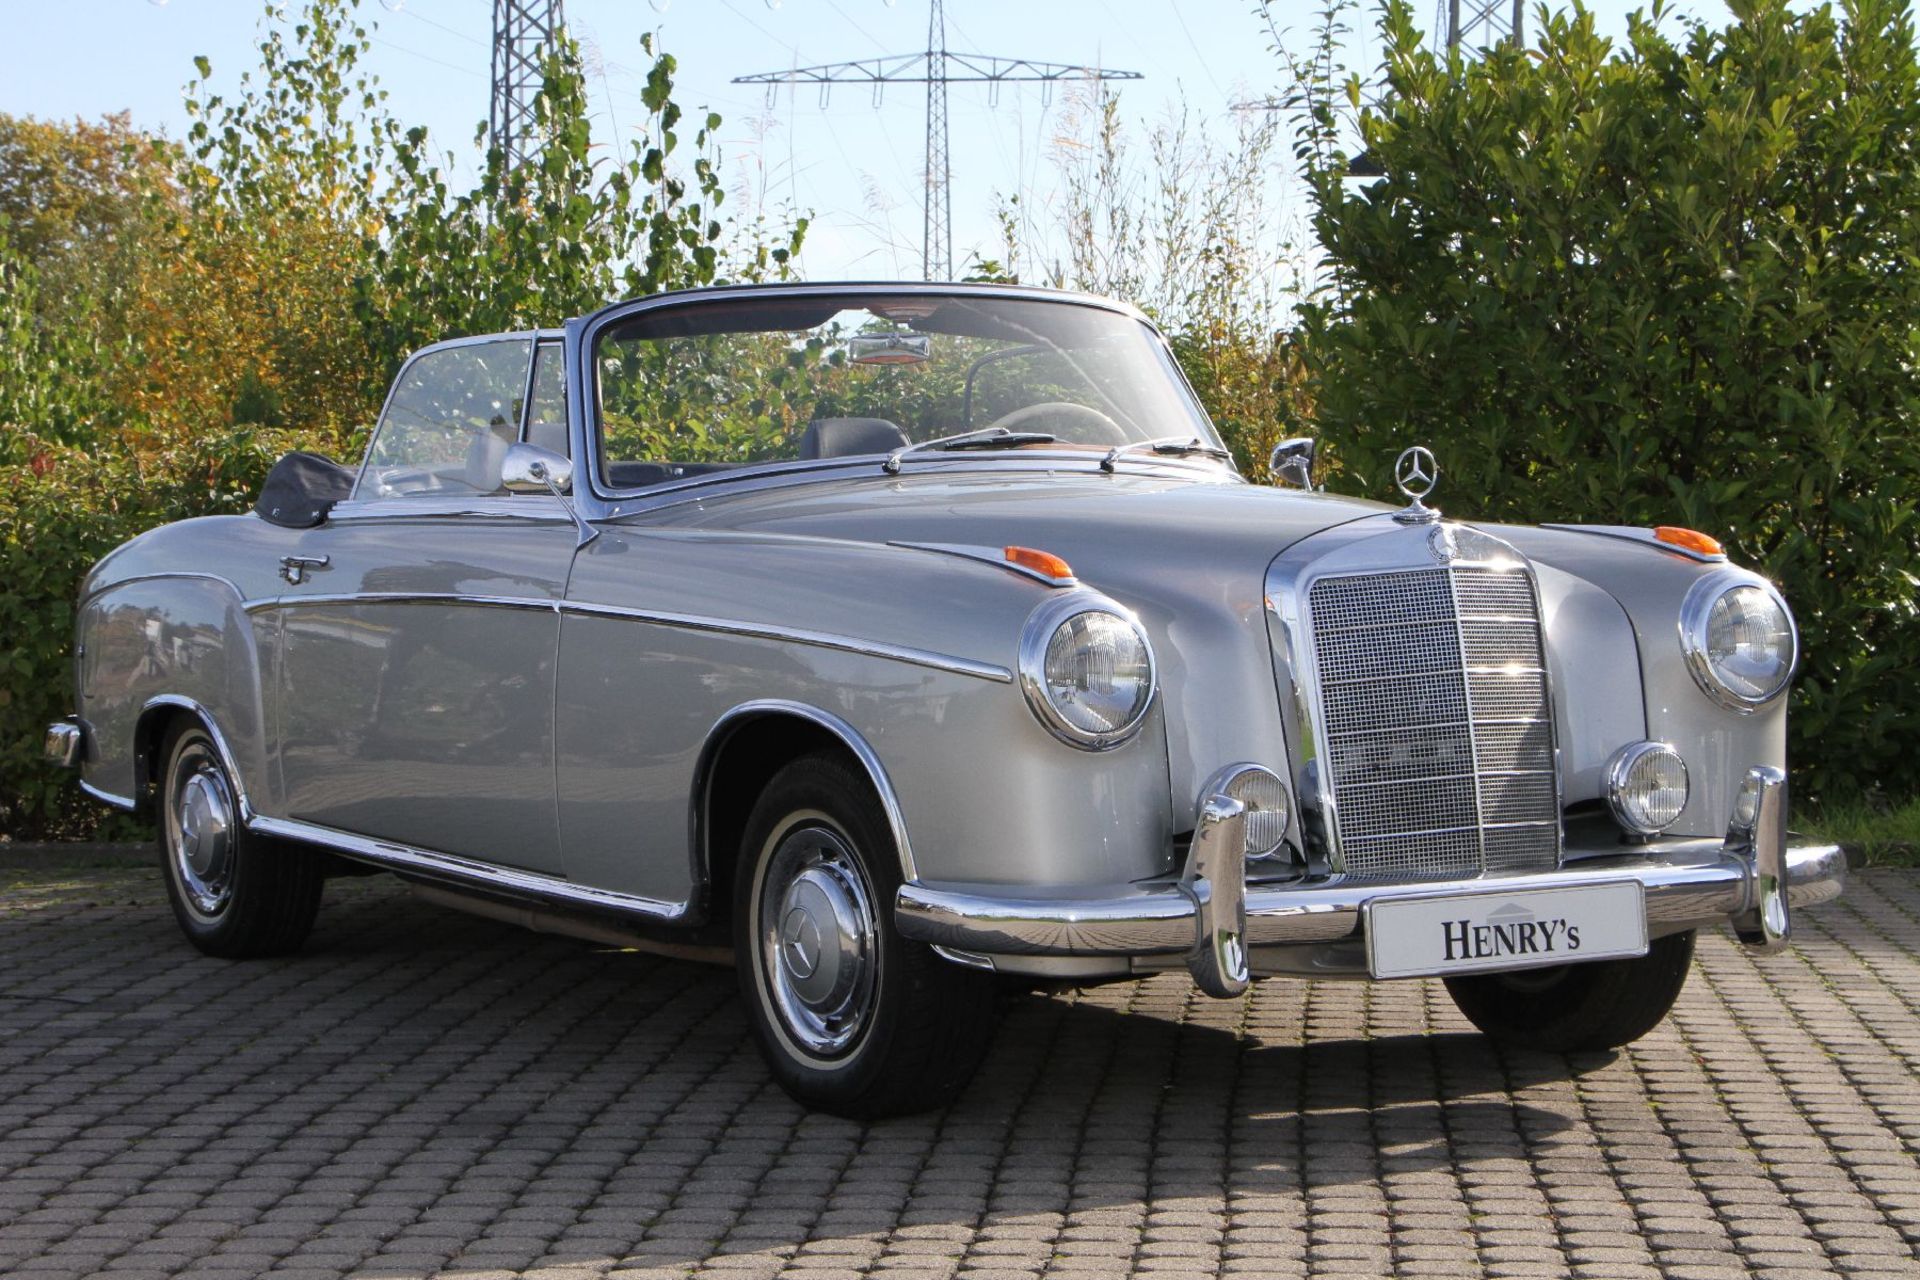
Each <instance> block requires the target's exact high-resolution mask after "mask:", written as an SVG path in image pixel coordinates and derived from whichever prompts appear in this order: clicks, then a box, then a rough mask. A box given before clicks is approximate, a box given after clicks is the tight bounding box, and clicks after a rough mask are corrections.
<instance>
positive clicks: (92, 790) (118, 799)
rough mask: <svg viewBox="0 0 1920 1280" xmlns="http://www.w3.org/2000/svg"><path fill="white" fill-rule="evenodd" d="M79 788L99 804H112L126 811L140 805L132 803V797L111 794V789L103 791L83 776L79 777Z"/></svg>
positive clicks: (130, 811)
mask: <svg viewBox="0 0 1920 1280" xmlns="http://www.w3.org/2000/svg"><path fill="white" fill-rule="evenodd" d="M80 789H81V790H82V791H84V792H86V793H87V794H88V795H90V796H92V797H93V798H94V799H95V800H98V801H99V802H100V803H101V804H108V805H112V806H113V807H114V808H116V809H124V810H126V811H127V812H128V813H132V812H133V811H134V810H135V809H137V808H139V807H140V806H139V805H137V804H135V803H134V801H133V797H131V796H117V795H115V794H113V792H111V791H103V790H101V789H100V788H99V787H96V786H94V785H93V784H92V783H91V782H88V781H87V780H86V779H85V778H82V779H80Z"/></svg>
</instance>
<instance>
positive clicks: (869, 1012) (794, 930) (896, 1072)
mask: <svg viewBox="0 0 1920 1280" xmlns="http://www.w3.org/2000/svg"><path fill="white" fill-rule="evenodd" d="M900 879H901V877H900V859H899V855H898V853H897V852H896V846H895V843H894V839H893V834H892V830H891V828H890V826H889V825H888V822H887V817H886V812H885V810H883V809H882V808H881V805H880V802H879V800H878V798H876V797H875V796H874V794H873V789H872V787H871V785H870V784H869V783H868V781H867V779H866V777H865V776H864V775H862V774H860V773H858V772H856V771H855V770H854V769H853V768H852V767H850V766H849V765H848V764H847V763H845V762H843V761H842V760H841V759H840V758H838V757H836V756H831V755H811V756H803V757H801V758H800V759H798V760H795V761H793V762H792V763H791V764H788V765H787V766H786V767H785V768H783V769H781V770H780V772H779V773H777V774H775V775H774V777H773V780H772V781H771V782H769V783H768V784H767V786H766V789H765V790H764V791H762V792H761V794H760V797H759V799H758V800H757V801H756V802H755V804H754V807H753V812H752V813H751V815H750V816H749V817H748V819H747V825H746V832H745V835H744V837H743V838H742V840H741V846H740V862H739V871H738V874H737V875H736V876H735V877H734V903H733V935H734V948H735V951H734V954H735V957H736V964H737V966H738V969H739V974H740V989H741V994H742V996H743V997H744V999H745V1001H746V1006H747V1014H748V1018H749V1020H750V1021H751V1022H752V1024H753V1029H754V1034H755V1036H756V1037H757V1038H758V1040H759V1042H760V1048H761V1050H762V1052H763V1053H764V1054H765V1056H766V1059H767V1064H768V1066H770V1067H771V1068H772V1070H773V1074H774V1076H775V1078H776V1079H778V1080H779V1082H780V1084H781V1086H782V1087H784V1088H785V1089H786V1090H787V1092H788V1093H790V1094H792V1095H793V1097H794V1098H795V1100H797V1101H799V1102H800V1103H802V1104H803V1105H805V1106H808V1107H813V1108H817V1109H819V1110H821V1111H830V1112H833V1113H834V1114H836V1115H842V1116H850V1117H853V1118H855V1119H872V1118H876V1117H880V1116H889V1115H902V1114H906V1113H909V1112H914V1111H924V1110H927V1109H929V1108H933V1107H938V1106H942V1105H944V1104H946V1103H948V1102H950V1101H952V1099H953V1098H954V1097H955V1096H956V1095H957V1094H958V1093H959V1092H960V1090H961V1089H962V1088H964V1087H965V1085H966V1083H967V1081H968V1080H969V1079H971V1078H972V1076H973V1073H974V1071H975V1069H976V1068H978V1066H979V1064H980V1060H981V1059H982V1058H983V1057H984V1056H985V1055H986V1050H987V1044H988V1041H989V1040H990V1038H991V1036H992V1032H993V1022H994V1017H995V1012H996V1008H995V996H996V989H995V984H994V981H993V975H992V974H989V973H984V972H981V971H978V970H971V969H965V968H962V967H960V966H958V965H956V964H954V963H953V962H951V961H948V960H943V959H941V958H940V957H939V956H937V955H935V954H934V953H933V951H932V950H931V949H930V948H928V947H926V946H923V945H921V944H919V943H915V942H909V941H907V940H905V939H903V938H901V937H900V935H899V934H898V933H896V932H895V931H894V924H893V909H892V908H893V900H894V897H895V895H896V894H897V893H898V891H899V888H900ZM802 880H805V881H807V882H808V883H807V884H806V885H802V884H801V881H802ZM788 886H791V889H789V888H788ZM823 886H824V887H823ZM795 895H799V896H797V897H796V896H795ZM809 895H811V896H809ZM767 903H770V904H771V910H763V904H767ZM782 907H785V908H786V910H785V911H784V913H783V914H782V918H781V920H780V921H777V922H775V924H776V929H777V930H779V931H780V932H778V933H770V931H769V929H768V928H767V926H766V924H765V920H766V918H767V917H768V916H770V915H771V914H773V913H774V912H778V911H780V910H781V908H782ZM828 908H831V910H828ZM816 916H821V917H831V919H833V920H835V921H847V920H851V919H854V918H855V916H858V917H859V918H860V919H863V920H864V924H863V925H857V926H856V927H854V928H850V929H849V928H842V927H841V926H840V925H838V924H835V925H833V926H832V927H831V928H829V929H827V930H822V929H821V927H820V926H819V925H818V924H817V923H816V919H815V918H816ZM789 922H796V923H792V924H791V925H790V924H789ZM789 928H791V934H790V935H789V934H788V933H787V931H788V930H789ZM809 930H811V932H808V931H809ZM782 937H786V939H787V940H786V941H785V942H784V943H783V942H781V941H780V939H781V938H782ZM809 938H810V939H811V946H812V949H813V950H812V956H811V959H809V957H808V954H807V947H808V945H809V943H808V939H809ZM842 938H845V939H847V943H846V947H845V948H842V947H840V946H838V945H836V944H837V943H838V941H839V940H840V939H842ZM770 939H771V942H770ZM789 948H796V949H794V950H793V951H792V954H793V956H794V957H795V958H794V960H793V961H792V962H788V961H786V960H784V959H783V958H782V956H783V954H784V953H785V952H786V951H787V950H788V949H789ZM802 967H804V968H805V970H806V972H805V973H804V974H799V973H798V971H799V969H800V968H802ZM823 972H825V974H826V976H825V977H824V978H823V977H822V976H821V975H822V973H823ZM796 975H797V976H796ZM868 978H870V981H865V980H864V979H868ZM829 979H830V980H831V985H830V986H826V987H822V988H819V989H816V990H815V992H814V995H813V996H808V995H807V994H806V989H805V987H804V984H806V983H809V982H820V983H826V982H828V980H829ZM841 986H845V987H846V992H845V994H844V1004H843V1005H836V1004H834V1003H833V1001H834V998H837V997H835V994H834V993H835V992H837V991H838V990H839V988H840V987H841ZM823 992H824V994H823ZM815 997H817V1006H818V1007H815V1005H814V1004H810V1003H809V1000H812V999H814V998H815ZM834 1009H844V1011H845V1012H844V1016H843V1017H840V1018H838V1019H835V1018H833V1017H830V1016H828V1015H829V1013H831V1012H832V1010H834ZM836 1037H844V1043H829V1042H830V1041H832V1040H833V1039H834V1038H836Z"/></svg>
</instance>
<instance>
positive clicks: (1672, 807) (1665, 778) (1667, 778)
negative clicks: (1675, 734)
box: [1607, 742, 1687, 836]
mask: <svg viewBox="0 0 1920 1280" xmlns="http://www.w3.org/2000/svg"><path fill="white" fill-rule="evenodd" d="M1607 803H1608V804H1609V805H1610V806H1612V808H1613V816H1614V817H1615V818H1616V819H1617V820H1618V821H1619V823H1620V825H1621V826H1622V827H1624V828H1626V829H1627V830H1628V831H1629V832H1631V833H1633V834H1634V835H1640V836H1654V835H1659V834H1660V833H1661V832H1662V831H1665V830H1666V829H1667V828H1668V827H1670V826H1672V825H1673V824H1674V823H1675V822H1677V821H1679V819H1680V811H1681V810H1683V809H1685V808H1686V807H1687V762H1686V761H1685V760H1682V759H1681V758H1680V753H1679V752H1678V751H1675V750H1674V749H1673V746H1672V744H1670V743H1666V742H1635V743H1631V744H1629V745H1627V746H1624V747H1622V748H1620V750H1618V751H1616V752H1614V753H1613V759H1612V760H1609V761H1608V762H1607Z"/></svg>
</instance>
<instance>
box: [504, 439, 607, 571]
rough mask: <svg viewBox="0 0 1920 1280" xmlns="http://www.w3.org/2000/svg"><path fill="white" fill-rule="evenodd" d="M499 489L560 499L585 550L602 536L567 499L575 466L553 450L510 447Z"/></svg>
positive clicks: (532, 447)
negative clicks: (541, 494)
mask: <svg viewBox="0 0 1920 1280" xmlns="http://www.w3.org/2000/svg"><path fill="white" fill-rule="evenodd" d="M500 487H501V488H503V489H505V490H506V491H507V492H508V493H550V494H552V495H553V496H554V497H556V498H558V499H560V505H561V506H563V507H565V508H566V509H567V515H568V517H569V518H571V519H572V521H573V528H574V532H575V534H576V535H577V536H578V537H579V542H578V543H576V544H575V545H577V546H582V547H584V546H586V545H587V544H588V543H589V542H592V541H593V540H594V539H595V538H597V537H599V536H600V531H599V530H598V529H596V528H594V527H593V526H592V525H590V524H588V523H587V522H586V520H585V518H584V517H582V516H581V514H580V510H579V508H578V507H575V506H574V505H573V503H572V502H571V501H569V500H568V498H567V495H568V494H569V493H571V492H573V463H571V462H569V461H567V460H566V459H565V458H563V457H561V456H560V455H559V454H557V453H555V452H554V451H553V450H551V449H542V448H541V447H540V446H539V445H537V444H516V445H510V446H508V448H507V456H506V457H505V458H503V459H501V462H500Z"/></svg>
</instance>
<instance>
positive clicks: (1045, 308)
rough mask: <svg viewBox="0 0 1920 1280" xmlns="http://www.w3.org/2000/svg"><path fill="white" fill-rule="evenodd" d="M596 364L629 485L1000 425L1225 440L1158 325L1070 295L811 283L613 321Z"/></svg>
mask: <svg viewBox="0 0 1920 1280" xmlns="http://www.w3.org/2000/svg"><path fill="white" fill-rule="evenodd" d="M593 369H594V373H595V377H596V379H597V381H598V387H597V391H598V399H599V419H600V449H601V467H602V472H603V474H604V475H605V476H606V477H607V480H608V482H609V483H610V484H611V485H612V486H613V487H614V488H616V489H633V488H640V487H643V486H645V485H649V484H658V483H661V482H663V481H667V480H674V479H678V478H681V477H683V476H687V475H695V474H699V473H701V472H706V471H714V470H720V469H723V468H726V467H735V466H742V465H746V464H751V463H762V462H780V461H788V460H794V459H808V458H833V457H851V456H858V455H865V454H881V453H891V452H892V451H894V450H896V449H900V448H903V447H905V446H907V445H910V444H919V443H924V442H927V441H932V440H938V439H940V438H942V437H946V436H952V435H957V434H959V433H962V432H987V431H993V430H995V429H998V430H999V431H1004V432H1007V433H1009V434H1010V435H1012V436H1014V437H1017V438H1015V439H1012V440H1009V441H1008V442H1007V443H1008V444H1010V445H1013V446H1015V447H1017V448H1018V449H1021V450H1026V449H1071V448H1079V449H1089V448H1093V449H1111V448H1114V447H1116V446H1120V445H1126V444H1132V443H1135V442H1140V441H1147V440H1164V439H1167V438H1168V437H1178V438H1181V439H1186V438H1198V439H1199V440H1200V441H1201V442H1203V443H1205V444H1208V445H1217V444H1218V443H1219V440H1218V437H1217V436H1215V434H1214V431H1213V427H1212V426H1211V424H1209V423H1208V421H1207V418H1206V415H1205V413H1203V412H1202V411H1201V409H1200V407H1199V406H1198V405H1197V404H1196V403H1195V402H1194V400H1193V397H1192V395H1191V394H1190V393H1189V392H1188V390H1187V386H1186V383H1185V382H1184V381H1183V380H1182V378H1181V376H1180V373H1179V370H1178V368H1177V367H1176V366H1175V365H1174V363H1173V359H1172V357H1171V356H1170V355H1169V354H1168V352H1167V349H1166V346H1165V344H1164V343H1162V342H1161V341H1160V339H1159V338H1158V337H1157V336H1156V335H1155V334H1154V333H1153V331H1152V330H1151V329H1149V328H1148V327H1147V326H1146V325H1145V324H1143V323H1141V322H1140V321H1139V320H1136V319H1134V318H1132V317H1130V316H1126V315H1122V314H1120V313H1118V312H1113V311H1108V310H1105V309H1103V308H1099V307H1091V306H1085V305H1082V304H1078V303H1072V302H1048V301H1039V300H1034V299H1019V298H1002V297H994V296H990V295H984V294H973V295H956V294H948V295H939V294H926V293H919V294H901V295H897V296H896V295H883V294H811V293H796V294H793V295H791V296H785V297H767V296H765V295H762V296H760V297H756V298H738V299H716V300H713V301H708V302H700V303H692V304H688V305H681V306H668V307H658V308H654V309H651V310H648V311H645V312H642V313H641V314H639V315H637V316H634V317H633V318H631V319H630V320H626V321H623V322H619V323H616V324H613V325H611V326H609V327H608V328H607V329H606V331H605V332H604V333H602V334H601V336H600V338H599V340H598V341H597V342H596V343H595V346H594V353H593Z"/></svg>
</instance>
